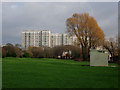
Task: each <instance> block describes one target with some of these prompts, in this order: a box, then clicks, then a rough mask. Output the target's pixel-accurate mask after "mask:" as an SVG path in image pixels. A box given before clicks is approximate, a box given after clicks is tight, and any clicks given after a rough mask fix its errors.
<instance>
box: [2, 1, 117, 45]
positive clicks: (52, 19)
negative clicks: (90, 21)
mask: <svg viewBox="0 0 120 90" xmlns="http://www.w3.org/2000/svg"><path fill="white" fill-rule="evenodd" d="M84 12H88V13H89V14H90V16H93V17H94V18H95V19H96V20H97V22H98V25H99V26H100V27H101V28H102V30H103V31H104V33H105V35H106V37H112V36H116V35H117V34H118V3H117V2H111V3H110V2H103V3H102V2H89V3H88V2H60V3H59V2H45V3H44V2H39V3H38V2H36V3H35V2H16V3H15V2H3V5H2V42H3V44H6V43H13V44H16V43H19V44H21V32H22V30H50V31H51V32H52V33H65V32H66V26H65V21H66V19H67V18H69V17H71V16H72V15H73V13H84Z"/></svg>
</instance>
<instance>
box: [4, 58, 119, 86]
mask: <svg viewBox="0 0 120 90" xmlns="http://www.w3.org/2000/svg"><path fill="white" fill-rule="evenodd" d="M81 65H89V62H76V61H73V60H61V59H48V58H41V59H39V58H3V61H2V70H3V71H2V75H3V76H2V78H3V81H2V85H3V88H118V67H93V66H81ZM110 65H113V66H116V64H110ZM110 65H109V66H110Z"/></svg>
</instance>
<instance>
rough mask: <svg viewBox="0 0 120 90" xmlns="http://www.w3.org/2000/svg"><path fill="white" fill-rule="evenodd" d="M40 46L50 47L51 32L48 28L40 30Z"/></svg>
mask: <svg viewBox="0 0 120 90" xmlns="http://www.w3.org/2000/svg"><path fill="white" fill-rule="evenodd" d="M40 42H41V46H46V47H51V32H50V31H49V30H43V31H41V40H40Z"/></svg>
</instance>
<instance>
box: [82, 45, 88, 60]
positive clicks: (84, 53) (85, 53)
mask: <svg viewBox="0 0 120 90" xmlns="http://www.w3.org/2000/svg"><path fill="white" fill-rule="evenodd" d="M82 58H83V61H85V60H86V59H87V49H86V47H82Z"/></svg>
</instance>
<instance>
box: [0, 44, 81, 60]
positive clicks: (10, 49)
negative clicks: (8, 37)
mask: <svg viewBox="0 0 120 90" xmlns="http://www.w3.org/2000/svg"><path fill="white" fill-rule="evenodd" d="M69 50H71V52H72V54H71V57H72V59H75V58H81V57H82V55H81V48H80V47H77V46H71V45H65V46H62V45H61V46H56V47H53V48H50V47H31V46H30V47H28V49H27V50H22V49H21V48H20V45H19V46H18V44H17V45H13V44H10V43H8V44H6V45H5V46H3V47H2V57H3V58H4V57H20V58H22V57H31V58H58V56H62V54H63V52H64V51H69Z"/></svg>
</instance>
